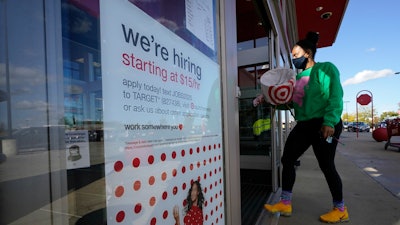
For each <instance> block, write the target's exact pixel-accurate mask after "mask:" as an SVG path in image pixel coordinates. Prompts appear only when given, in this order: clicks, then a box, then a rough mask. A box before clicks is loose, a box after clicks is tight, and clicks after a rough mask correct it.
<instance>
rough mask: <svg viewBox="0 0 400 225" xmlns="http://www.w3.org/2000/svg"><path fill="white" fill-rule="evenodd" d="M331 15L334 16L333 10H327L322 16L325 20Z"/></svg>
mask: <svg viewBox="0 0 400 225" xmlns="http://www.w3.org/2000/svg"><path fill="white" fill-rule="evenodd" d="M331 16H332V12H325V13H322V14H321V18H322V19H324V20H328V19H330V18H331Z"/></svg>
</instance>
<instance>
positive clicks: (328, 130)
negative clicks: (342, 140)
mask: <svg viewBox="0 0 400 225" xmlns="http://www.w3.org/2000/svg"><path fill="white" fill-rule="evenodd" d="M334 133H335V128H333V127H330V126H326V125H323V126H322V128H321V134H322V138H324V139H326V138H327V137H332V136H333V134H334Z"/></svg>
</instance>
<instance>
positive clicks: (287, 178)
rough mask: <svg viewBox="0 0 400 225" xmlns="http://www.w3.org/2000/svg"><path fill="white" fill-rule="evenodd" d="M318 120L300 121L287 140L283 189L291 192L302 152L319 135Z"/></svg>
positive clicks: (283, 163)
mask: <svg viewBox="0 0 400 225" xmlns="http://www.w3.org/2000/svg"><path fill="white" fill-rule="evenodd" d="M317 121H318V120H311V121H306V122H298V123H297V124H296V126H295V127H294V128H293V130H292V131H291V132H290V134H289V136H288V139H287V140H286V144H285V148H284V150H283V155H282V159H281V162H282V167H283V169H282V190H283V191H289V192H291V191H292V189H293V185H294V183H295V180H296V169H295V165H296V162H297V160H298V159H299V158H300V156H301V155H302V154H304V152H305V151H306V150H307V149H308V148H309V147H310V146H311V143H312V142H313V140H315V139H317V138H318V137H319V133H318V132H319V130H320V128H318V126H317V125H316V124H318V122H317Z"/></svg>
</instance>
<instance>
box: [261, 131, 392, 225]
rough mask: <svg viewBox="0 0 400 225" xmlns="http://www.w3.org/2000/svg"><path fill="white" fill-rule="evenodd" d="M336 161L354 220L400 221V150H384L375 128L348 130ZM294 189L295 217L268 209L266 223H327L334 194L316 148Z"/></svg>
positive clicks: (381, 224) (360, 223)
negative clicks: (324, 217)
mask: <svg viewBox="0 0 400 225" xmlns="http://www.w3.org/2000/svg"><path fill="white" fill-rule="evenodd" d="M341 142H343V143H344V145H341V144H339V145H338V152H337V155H336V167H337V170H338V172H339V174H340V175H341V177H342V181H343V192H344V200H345V203H346V205H347V207H348V210H349V215H350V221H349V222H348V223H345V224H348V225H351V224H354V225H400V152H397V149H396V148H390V147H389V148H388V150H384V142H376V141H374V140H373V138H372V135H371V133H359V134H358V137H357V134H356V133H349V132H343V134H342V136H341ZM300 160H301V165H300V167H299V168H298V169H297V178H296V183H295V186H294V190H293V201H292V203H293V213H292V216H291V217H279V215H278V216H277V215H270V214H269V213H266V216H265V217H267V218H268V219H267V221H268V222H266V221H265V220H264V222H263V223H261V224H279V225H314V224H318V225H320V224H324V223H322V222H320V221H319V216H320V215H321V214H323V213H325V212H328V211H329V210H330V209H331V207H332V202H331V195H330V192H329V189H328V185H327V184H326V181H325V178H324V176H323V174H322V172H321V171H320V169H319V167H318V164H317V161H316V159H315V156H314V154H313V151H312V149H309V150H308V151H307V152H306V153H305V154H304V155H303V156H302V157H301V158H300Z"/></svg>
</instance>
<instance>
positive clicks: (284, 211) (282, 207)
mask: <svg viewBox="0 0 400 225" xmlns="http://www.w3.org/2000/svg"><path fill="white" fill-rule="evenodd" d="M264 209H266V210H268V211H269V212H271V213H277V212H279V213H281V215H282V216H291V215H292V204H284V203H283V202H282V201H280V202H278V203H276V204H274V205H269V204H265V205H264Z"/></svg>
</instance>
